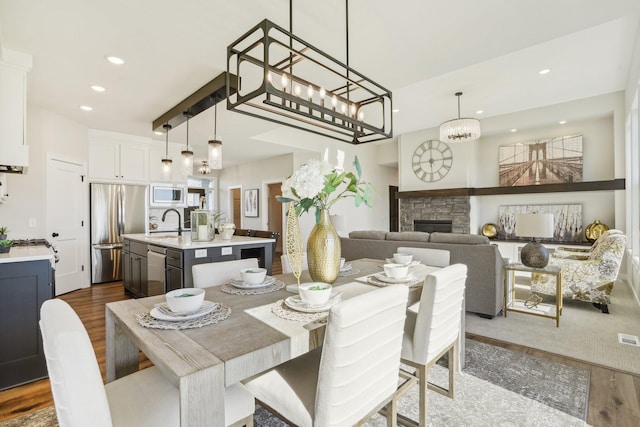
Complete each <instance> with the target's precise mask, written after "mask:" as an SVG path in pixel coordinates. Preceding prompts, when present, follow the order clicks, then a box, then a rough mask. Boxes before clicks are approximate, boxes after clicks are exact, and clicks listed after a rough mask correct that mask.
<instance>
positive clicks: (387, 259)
mask: <svg viewBox="0 0 640 427" xmlns="http://www.w3.org/2000/svg"><path fill="white" fill-rule="evenodd" d="M385 261H387V264H400V263H398V262H395V261H394V260H393V258H386V259H385ZM418 264H420V261H418V260H415V259H414V260H413V261H411V262H409V263H406V264H400V265H406V266H409V267H413V266H416V265H418Z"/></svg>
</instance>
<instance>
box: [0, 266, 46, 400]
mask: <svg viewBox="0 0 640 427" xmlns="http://www.w3.org/2000/svg"><path fill="white" fill-rule="evenodd" d="M54 274H55V273H54V270H53V269H52V268H51V263H50V261H49V260H35V261H21V262H7V263H0V390H4V389H6V388H10V387H14V386H17V385H20V384H24V383H28V382H31V381H35V380H38V379H40V378H45V377H47V365H46V361H45V358H44V351H43V349H42V337H41V335H40V326H39V323H38V322H39V321H40V307H41V306H42V304H43V303H44V302H45V301H46V300H48V299H51V298H53V297H54V296H55V290H54V280H55V279H54Z"/></svg>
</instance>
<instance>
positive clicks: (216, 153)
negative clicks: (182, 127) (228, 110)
mask: <svg viewBox="0 0 640 427" xmlns="http://www.w3.org/2000/svg"><path fill="white" fill-rule="evenodd" d="M215 101H216V103H215V105H214V116H213V139H210V140H209V167H210V168H211V169H213V170H220V169H222V141H220V140H219V139H218V133H217V130H218V101H219V100H218V99H216V100H215Z"/></svg>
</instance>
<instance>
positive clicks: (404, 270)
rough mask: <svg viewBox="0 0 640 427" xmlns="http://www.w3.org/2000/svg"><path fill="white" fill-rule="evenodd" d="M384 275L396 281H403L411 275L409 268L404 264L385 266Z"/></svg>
mask: <svg viewBox="0 0 640 427" xmlns="http://www.w3.org/2000/svg"><path fill="white" fill-rule="evenodd" d="M383 267H384V274H386V275H387V277H392V278H394V279H402V278H404V277H407V274H409V266H407V265H403V264H385V265H384V266H383Z"/></svg>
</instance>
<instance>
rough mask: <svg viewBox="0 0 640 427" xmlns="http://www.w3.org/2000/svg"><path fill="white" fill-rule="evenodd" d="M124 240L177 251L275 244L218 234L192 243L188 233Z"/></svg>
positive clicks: (132, 236)
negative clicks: (224, 237)
mask: <svg viewBox="0 0 640 427" xmlns="http://www.w3.org/2000/svg"><path fill="white" fill-rule="evenodd" d="M122 237H123V238H125V239H130V240H135V241H137V242H142V243H149V244H152V245H157V246H165V247H169V248H175V249H183V250H184V249H201V248H214V247H220V246H237V245H246V244H251V243H265V242H272V243H275V242H276V240H275V239H270V238H264V237H247V236H232V237H231V239H229V240H224V239H222V238H221V237H220V236H219V235H217V234H216V238H215V239H214V240H211V241H208V242H193V241H191V233H187V234H186V235H183V236H176V235H173V234H144V233H140V234H123V235H122Z"/></svg>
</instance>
